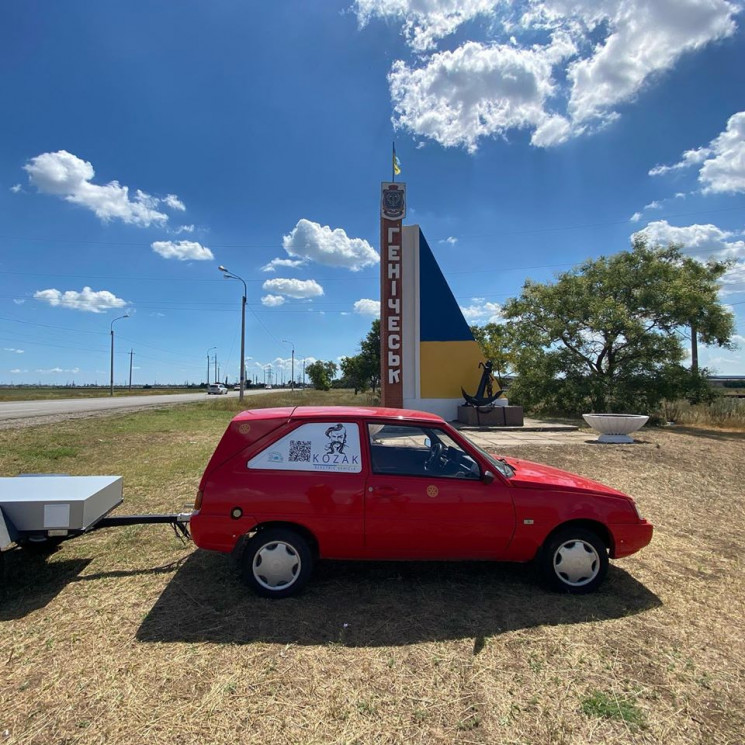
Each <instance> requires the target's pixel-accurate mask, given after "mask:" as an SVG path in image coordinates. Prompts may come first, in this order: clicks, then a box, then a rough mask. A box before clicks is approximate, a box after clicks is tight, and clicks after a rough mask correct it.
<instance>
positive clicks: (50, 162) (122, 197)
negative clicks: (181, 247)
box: [23, 150, 183, 228]
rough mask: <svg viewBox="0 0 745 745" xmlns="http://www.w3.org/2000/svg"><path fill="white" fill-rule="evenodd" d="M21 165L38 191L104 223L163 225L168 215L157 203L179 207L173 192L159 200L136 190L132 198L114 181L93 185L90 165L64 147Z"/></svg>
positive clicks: (144, 225) (126, 190)
mask: <svg viewBox="0 0 745 745" xmlns="http://www.w3.org/2000/svg"><path fill="white" fill-rule="evenodd" d="M23 168H24V170H25V171H26V172H27V173H28V177H29V182H30V183H31V184H33V185H34V186H35V187H36V188H37V189H38V190H39V191H40V192H41V193H43V194H53V195H55V196H58V197H60V198H62V199H64V200H65V201H67V202H71V203H72V204H78V205H80V206H81V207H85V208H86V209H89V210H91V211H92V212H94V213H95V214H96V216H97V217H99V218H100V219H101V220H103V221H104V222H108V221H109V220H114V219H117V220H121V221H122V222H125V223H129V224H132V225H139V226H140V227H145V228H146V227H149V226H150V225H164V224H165V223H166V222H167V221H168V215H166V214H165V213H163V212H159V211H158V209H157V208H158V205H159V204H160V203H168V205H169V206H171V207H172V208H173V207H174V205H175V204H176V203H178V204H179V205H181V207H180V208H178V207H177V209H181V208H183V204H182V203H181V201H180V200H179V199H178V197H176V196H175V195H174V194H169V195H168V196H167V197H166V198H165V199H159V198H157V197H153V196H151V195H150V194H147V193H146V192H144V191H141V190H140V189H137V190H136V191H135V194H134V198H130V195H129V187H127V186H122V185H121V184H120V183H119V182H118V181H110V182H109V183H108V184H103V185H101V184H94V183H92V179H93V177H94V175H95V171H94V170H93V166H92V165H91V164H90V163H89V162H88V161H85V160H82V159H81V158H78V157H77V156H76V155H73V154H72V153H68V152H67V151H66V150H59V151H57V152H56V153H42V154H41V155H37V156H36V157H35V158H31V160H29V162H28V163H27V164H26V165H25V166H24V167H23Z"/></svg>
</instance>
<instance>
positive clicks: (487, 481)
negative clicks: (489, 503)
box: [481, 471, 494, 484]
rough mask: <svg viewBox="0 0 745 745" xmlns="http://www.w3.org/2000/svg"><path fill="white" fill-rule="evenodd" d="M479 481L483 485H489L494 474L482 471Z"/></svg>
mask: <svg viewBox="0 0 745 745" xmlns="http://www.w3.org/2000/svg"><path fill="white" fill-rule="evenodd" d="M481 480H482V481H483V482H484V483H485V484H491V482H492V481H494V474H493V473H492V472H491V471H484V475H483V476H482V477H481Z"/></svg>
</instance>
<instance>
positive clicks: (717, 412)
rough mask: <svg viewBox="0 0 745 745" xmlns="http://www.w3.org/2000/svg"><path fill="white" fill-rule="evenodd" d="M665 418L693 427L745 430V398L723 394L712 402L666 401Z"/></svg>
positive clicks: (664, 403) (664, 405)
mask: <svg viewBox="0 0 745 745" xmlns="http://www.w3.org/2000/svg"><path fill="white" fill-rule="evenodd" d="M662 413H663V416H664V417H665V419H667V420H668V421H673V422H675V423H676V424H683V425H688V426H693V427H720V428H724V429H735V430H740V431H745V399H742V398H735V397H734V396H721V397H720V398H717V399H715V400H714V401H712V403H710V404H690V403H688V401H666V402H663V404H662Z"/></svg>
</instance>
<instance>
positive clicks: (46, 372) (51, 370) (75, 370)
mask: <svg viewBox="0 0 745 745" xmlns="http://www.w3.org/2000/svg"><path fill="white" fill-rule="evenodd" d="M34 372H37V373H41V374H42V375H56V374H57V373H79V372H80V368H79V367H72V368H70V369H67V370H64V369H62V368H61V367H50V368H47V369H45V370H34Z"/></svg>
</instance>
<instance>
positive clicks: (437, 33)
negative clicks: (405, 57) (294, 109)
mask: <svg viewBox="0 0 745 745" xmlns="http://www.w3.org/2000/svg"><path fill="white" fill-rule="evenodd" d="M495 5H496V3H495V2H494V0H356V2H355V10H356V12H357V19H358V21H359V24H360V26H365V25H366V24H367V23H368V22H369V21H370V19H371V18H373V17H376V16H377V17H379V18H394V19H397V20H401V21H403V22H404V26H403V32H404V36H405V37H406V39H407V40H408V42H409V44H410V45H411V46H412V48H413V49H415V50H417V51H419V52H421V51H425V50H427V49H431V48H432V47H433V46H434V44H435V41H436V40H437V39H441V38H443V37H445V36H448V35H449V34H452V33H453V31H455V30H456V29H457V28H458V26H460V25H462V24H463V23H465V22H466V21H469V20H472V19H473V18H475V17H476V16H478V15H490V14H491V13H492V11H493V8H494V6H495Z"/></svg>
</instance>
